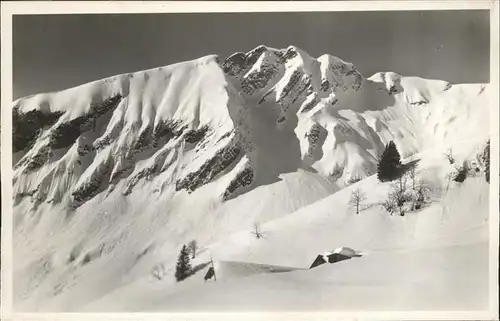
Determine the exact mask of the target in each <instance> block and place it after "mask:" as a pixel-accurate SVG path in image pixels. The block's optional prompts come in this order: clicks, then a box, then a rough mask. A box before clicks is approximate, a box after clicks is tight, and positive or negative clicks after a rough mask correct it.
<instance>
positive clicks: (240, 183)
mask: <svg viewBox="0 0 500 321" xmlns="http://www.w3.org/2000/svg"><path fill="white" fill-rule="evenodd" d="M253 178H254V174H253V169H252V168H251V167H250V166H247V167H245V169H243V170H242V171H241V172H239V173H238V175H236V177H235V178H234V179H233V180H232V181H231V183H229V186H228V187H227V188H226V190H225V191H224V195H223V196H222V198H223V200H224V201H227V200H229V199H230V198H231V197H232V195H233V194H234V192H235V191H236V190H238V189H239V188H242V187H244V186H249V185H251V184H252V183H253Z"/></svg>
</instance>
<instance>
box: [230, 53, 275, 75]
mask: <svg viewBox="0 0 500 321" xmlns="http://www.w3.org/2000/svg"><path fill="white" fill-rule="evenodd" d="M265 51H267V48H266V47H265V46H259V47H257V48H255V49H253V50H252V51H250V52H248V53H246V54H245V53H243V52H237V53H235V54H233V55H231V56H229V57H228V58H227V59H226V60H225V61H224V62H223V63H222V70H223V71H224V73H225V74H227V75H229V76H236V77H240V76H242V75H243V73H244V72H245V71H247V70H248V68H250V67H251V66H253V65H254V64H255V62H256V61H257V60H258V59H259V57H260V56H261V55H262V53H264V52H265Z"/></svg>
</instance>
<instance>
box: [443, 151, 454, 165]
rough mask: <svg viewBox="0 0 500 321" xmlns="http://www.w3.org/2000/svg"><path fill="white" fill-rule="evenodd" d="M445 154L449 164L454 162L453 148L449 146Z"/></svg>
mask: <svg viewBox="0 0 500 321" xmlns="http://www.w3.org/2000/svg"><path fill="white" fill-rule="evenodd" d="M445 156H446V159H447V160H448V162H449V163H450V165H453V164H455V157H454V156H453V150H452V149H451V148H450V149H449V150H448V153H447V154H445Z"/></svg>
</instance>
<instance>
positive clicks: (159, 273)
mask: <svg viewBox="0 0 500 321" xmlns="http://www.w3.org/2000/svg"><path fill="white" fill-rule="evenodd" d="M165 274H166V271H165V266H164V265H163V264H159V265H157V266H155V267H154V268H153V270H152V271H151V275H153V277H154V278H155V279H157V280H158V281H161V280H162V279H163V277H164V276H165Z"/></svg>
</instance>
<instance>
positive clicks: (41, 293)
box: [13, 46, 490, 311]
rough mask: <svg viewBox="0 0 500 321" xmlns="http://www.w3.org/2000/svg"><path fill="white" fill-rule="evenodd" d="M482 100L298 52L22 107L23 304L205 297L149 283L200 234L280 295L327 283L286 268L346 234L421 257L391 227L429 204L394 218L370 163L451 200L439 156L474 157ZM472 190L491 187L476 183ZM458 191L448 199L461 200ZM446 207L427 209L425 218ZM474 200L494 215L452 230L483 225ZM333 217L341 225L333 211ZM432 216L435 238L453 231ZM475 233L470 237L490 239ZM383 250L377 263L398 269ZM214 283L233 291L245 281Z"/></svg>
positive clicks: (36, 98) (157, 74) (462, 90)
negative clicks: (443, 191) (396, 155)
mask: <svg viewBox="0 0 500 321" xmlns="http://www.w3.org/2000/svg"><path fill="white" fill-rule="evenodd" d="M489 90H490V88H489V87H488V85H483V84H463V85H452V84H450V83H448V82H446V81H440V80H427V79H422V78H418V77H404V76H401V75H398V74H396V73H393V72H380V73H377V74H375V75H373V76H371V77H369V78H365V77H363V75H361V74H360V73H359V72H358V70H357V69H356V67H355V66H354V65H353V64H351V63H348V62H345V61H343V60H341V59H339V58H337V57H334V56H331V55H326V54H325V55H322V56H320V57H318V58H313V57H311V56H310V55H308V54H307V53H306V52H304V51H303V50H301V49H299V48H296V47H294V46H290V47H288V48H285V49H274V48H270V47H266V46H259V47H257V48H255V49H253V50H251V51H249V52H247V53H235V54H233V55H231V56H230V57H228V58H227V59H225V60H224V61H220V60H219V58H218V57H217V56H215V55H210V56H205V57H202V58H199V59H196V60H192V61H187V62H181V63H178V64H174V65H169V66H165V67H160V68H154V69H150V70H146V71H140V72H135V73H129V74H122V75H117V76H114V77H110V78H106V79H102V80H98V81H94V82H91V83H88V84H84V85H81V86H78V87H74V88H70V89H66V90H63V91H59V92H54V93H42V94H37V95H33V96H30V97H25V98H21V99H19V100H17V101H15V102H14V106H13V152H14V155H13V162H14V181H13V192H14V304H15V308H16V309H20V310H24V311H38V310H44V311H79V310H81V309H82V308H83V307H84V306H87V309H88V307H94V308H96V309H104V310H106V309H118V310H120V309H130V306H131V305H130V306H128V307H124V306H119V305H117V303H116V302H117V301H120V298H121V297H122V296H123V297H127V298H129V299H130V301H136V299H137V298H136V297H134V295H133V294H134V293H136V292H138V291H139V292H141V293H142V295H144V297H150V295H152V293H157V292H155V291H159V289H165V288H169V290H168V291H169V292H168V293H170V294H171V295H174V294H175V293H177V292H176V291H184V292H185V291H188V289H189V287H191V286H193V287H196V286H202V285H197V284H195V283H193V282H195V281H189V282H186V284H190V285H189V286H188V285H186V286H180V285H178V284H177V285H176V284H173V283H172V282H173V281H172V280H170V281H168V282H166V283H165V282H161V281H158V282H156V283H155V284H154V285H153V284H152V283H151V282H153V281H151V280H150V277H151V271H152V269H158V267H159V266H167V271H166V272H165V274H166V275H170V274H169V273H170V272H171V271H170V270H169V269H170V267H173V266H174V265H175V259H176V255H177V253H178V251H179V247H180V246H181V245H182V244H184V243H187V242H189V241H190V240H192V239H196V240H197V241H198V243H199V244H200V246H201V249H202V250H201V252H202V254H201V256H200V259H199V260H202V259H208V256H207V255H209V253H213V255H217V257H216V261H217V262H219V260H221V261H220V262H234V263H231V264H229V263H217V264H221V266H224V267H225V270H226V271H228V272H227V274H228V275H232V274H231V273H233V272H234V271H233V270H235V269H241V271H247V270H248V271H254V270H255V271H267V270H269V269H270V268H269V267H272V266H291V267H292V266H294V267H296V268H291V267H290V268H285V269H288V270H290V271H292V272H287V273H280V274H279V275H288V276H286V277H285V276H276V277H275V276H274V274H272V275H273V276H270V275H269V276H263V275H260V274H266V272H263V273H259V276H255V278H256V279H255V280H260V281H262V282H269V284H275V285H276V286H278V287H279V286H281V285H280V284H282V282H285V283H286V284H288V285H287V286H288V287H289V286H290V285H289V283H287V282H288V281H289V278H292V279H294V278H295V277H297V282H299V281H300V282H303V283H300V282H299V284H303V286H304V287H306V288H307V287H310V286H313V285H312V284H313V283H317V282H318V279H314V277H312V279H308V277H307V276H305V275H306V274H304V273H313V274H310V275H313V276H314V275H316V276H317V277H318V278H319V277H320V276H321V278H324V277H325V273H326V272H325V271H327V269H328V268H330V267H323V266H322V267H319V268H318V271H319V272H311V271H312V270H311V271H293V270H294V269H299V270H301V269H303V268H304V267H306V266H309V265H310V264H311V263H312V260H313V259H314V258H315V257H316V256H317V255H318V253H323V252H325V251H329V250H331V249H332V248H334V247H341V246H348V247H349V246H354V247H353V248H354V249H355V250H361V251H365V250H368V252H369V250H370V242H369V241H368V239H365V238H364V237H361V238H360V240H361V239H362V240H364V241H363V242H356V241H354V238H355V235H360V234H365V235H370V236H371V237H372V238H374V239H375V238H377V239H378V240H379V241H378V243H376V245H377V246H379V247H380V248H381V249H386V248H393V247H395V245H394V244H392V245H391V246H390V243H391V242H393V241H394V242H396V241H397V242H402V243H404V244H407V245H408V246H409V247H411V248H413V249H417V248H420V246H426V243H425V241H424V238H418V242H416V241H415V242H416V243H415V242H410V241H408V238H411V237H410V236H408V235H406V236H404V237H403V236H402V235H401V233H402V234H404V233H405V232H408V231H410V230H412V228H417V227H418V228H421V225H422V223H418V224H417V222H418V220H417V219H416V218H415V217H420V216H421V215H424V213H430V212H432V213H433V210H429V209H428V210H426V211H427V212H426V211H422V213H414V215H408V216H407V217H400V218H396V217H390V216H388V214H387V213H384V214H381V213H383V210H382V207H380V206H379V205H376V204H379V203H381V202H382V201H383V199H384V197H386V195H385V194H384V195H383V194H381V193H382V192H381V191H383V193H386V192H387V189H388V186H389V185H388V183H387V184H382V183H377V181H376V180H375V177H373V176H372V175H373V174H375V172H376V166H377V162H378V158H379V156H380V155H381V153H382V151H383V150H384V147H385V145H386V144H387V143H388V142H389V141H394V142H395V143H396V145H397V148H398V150H399V152H400V153H401V155H402V158H403V159H404V160H410V159H413V160H419V167H418V173H419V175H422V177H424V176H425V177H426V180H427V181H428V182H430V183H431V184H432V185H433V186H434V187H435V188H436V189H439V188H442V187H443V186H446V185H447V189H449V188H450V184H449V183H447V181H448V178H447V177H449V172H450V170H452V169H450V168H451V167H453V166H452V165H450V164H448V163H446V161H444V162H443V159H444V157H443V154H444V153H447V152H448V151H450V150H451V151H452V152H453V155H454V157H455V159H456V162H457V164H460V165H461V164H462V163H470V162H471V161H475V160H477V159H478V155H479V154H480V152H481V151H482V150H483V149H484V144H485V143H486V141H487V140H488V137H489V129H488V128H487V126H485V124H486V123H487V122H485V120H487V119H488V110H489V108H490V104H489V101H488V93H489ZM447 175H448V176H447ZM474 179H476V180H478V178H474ZM474 179H473V180H474ZM474 182H475V181H474ZM377 184H378V185H377ZM470 184H476V185H477V184H479V183H478V182H475V183H471V180H468V181H466V182H464V184H463V185H460V186H458V185H457V186H455V185H453V184H452V186H451V189H458V188H467V186H469V185H470ZM353 186H360V187H362V188H363V189H364V190H365V193H366V194H367V197H368V199H371V200H372V203H371V204H372V205H373V204H375V205H376V206H375V205H374V206H372V207H371V209H370V210H367V211H364V212H370V211H371V212H374V211H375V212H376V213H375V214H374V215H371V216H367V215H360V216H359V218H357V221H353V220H354V218H352V217H351V216H350V215H348V213H349V209H348V208H347V207H346V205H345V204H343V203H346V204H347V201H348V199H349V195H347V194H346V193H347V192H350V190H351V189H352V188H353ZM461 186H462V187H461ZM464 186H465V187H464ZM476 187H477V188H478V189H479V190H481V191H483V192H485V193H486V190H487V187H486V186H483V185H481V186H479V187H478V186H476ZM443 188H444V187H443ZM332 194H333V195H332ZM342 195H343V196H342ZM457 195H458V194H457ZM463 196H464V197H463V199H457V200H456V201H457V202H465V203H464V204H468V203H467V197H468V196H467V195H466V194H464V195H463ZM440 202H442V201H440V199H439V198H436V200H435V201H434V205H432V206H430V208H434V207H433V206H438V205H436V204H440ZM474 202H476V203H474V204H476V205H477V206H478V207H479V208H481V209H482V210H483V211H486V214H485V215H477V217H476V218H474V219H469V218H467V216H464V215H462V216H459V217H460V218H464V220H463V221H460V220H458V221H457V220H453V221H452V223H453V224H455V225H453V226H460V227H461V228H462V227H463V226H462V225H460V224H462V223H463V222H465V223H463V224H466V225H468V224H472V225H474V224H475V226H479V227H481V228H483V227H484V226H483V225H484V224H487V223H485V222H486V221H484V219H485V217H487V206H484V204H487V194H485V195H484V198H482V199H480V201H479V203H477V199H474ZM322 204H323V205H322ZM325 204H326V205H325ZM327 208H331V209H332V210H334V212H335V213H337V214H331V213H330V214H327V213H326V212H327V211H326V210H325V209H327ZM374 208H376V210H375V209H374ZM463 208H470V206H469V207H467V206H465V207H463ZM305 212H307V214H304V213H305ZM340 212H341V213H340ZM483 214H484V213H483ZM332 215H333V217H332ZM450 215H452V214H450ZM362 217H363V218H364V219H365V222H362V221H360V220H361V218H362ZM394 220H399V221H398V222H399V223H395V221H394ZM476 220H477V221H476ZM322 221H325V222H327V221H328V222H329V224H332V225H331V229H334V230H335V231H337V230H338V228H339V227H342V229H343V231H342V232H340V230H339V231H338V233H339V235H343V238H340V237H334V238H329V237H328V236H326V234H328V233H329V232H328V229H329V228H328V227H326V228H325V229H322V228H318V224H319V225H321V222H322ZM425 221H426V222H428V225H429V226H427V227H428V228H429V229H430V230H432V231H440V228H441V227H439V228H438V226H447V225H446V224H448V223H442V222H434V221H432V220H430V221H428V220H425ZM367 222H371V224H372V225H370V224H368V223H367ZM420 222H422V221H420ZM452 223H450V224H452ZM254 224H259V225H262V226H263V228H264V227H266V229H267V233H270V235H267V241H266V237H264V238H263V240H259V242H260V243H263V242H267V243H268V245H267V246H263V245H262V244H261V245H259V246H257V245H255V244H254V243H255V239H254V238H252V237H251V234H250V231H251V229H252V226H253V225H254ZM290 224H291V225H290ZM311 224H312V225H311ZM443 224H444V225H443ZM472 225H471V226H472ZM311 226H313V227H314V228H313V229H312V230H311V231H316V232H313V234H308V235H309V238H311V239H310V241H307V239H308V238H307V237H306V236H305V234H304V235H303V234H301V233H306V231H307V230H308V229H309V228H310V227H311ZM301 227H302V228H301ZM403 227H404V228H403ZM288 228H290V229H291V230H293V231H296V232H297V231H302V232H297V235H302V236H301V237H302V240H303V242H304V243H302V244H297V247H296V249H297V252H296V253H290V251H289V250H283V249H281V250H280V246H282V247H285V248H286V247H287V245H286V244H287V242H291V243H290V244H292V243H294V242H293V241H291V240H292V239H293V238H294V236H293V233H292V234H290V233H288V232H287V233H284V231H285V230H286V229H288ZM443 228H444V227H443ZM446 228H448V227H446ZM397 229H400V230H397ZM367 230H370V233H366V231H367ZM396 230H397V231H396ZM446 231H448V230H446ZM264 232H266V231H264ZM242 233H243V234H242ZM273 233H275V234H273ZM436 233H438V232H436ZM379 234H385V235H386V238H384V239H382V238H378V236H377V235H379ZM424 234H425V233H424ZM279 235H281V236H279ZM349 235H352V236H349ZM433 235H434V234H433ZM477 235H479V236H481V234H477ZM477 235H476V234H474V235H473V236H471V241H470V243H471V244H477V243H480V244H483V243H484V242H485V240H484V238H481V237H479V236H478V238H475V237H476V236H477ZM315 238H317V240H318V242H315V241H314V239H315ZM273 240H277V241H273ZM403 240H404V242H403ZM228 242H234V244H236V245H234V246H232V245H231V246H230V245H229V243H228ZM273 242H274V243H273ZM231 244H233V243H231ZM314 244H316V245H317V247H315V245H314ZM374 244H375V243H374ZM453 244H454V243H453ZM417 245H418V246H417ZM355 246H358V247H360V248H356V247H355ZM401 246H403V245H401ZM454 246H456V245H455V244H454ZM471 248H472V247H471ZM271 249H273V250H272V251H271ZM273 251H274V252H273ZM280 251H281V252H282V253H286V255H285V254H283V255H280V254H277V253H280ZM391 251H392V250H391ZM460 251H463V249H461V250H460ZM271 252H272V253H271ZM249 253H251V254H249ZM478 253H482V252H481V251H479V252H477V251H476V255H479V254H478ZM374 255H375V254H373V253H372V254H369V255H368V256H367V257H368V258H365V256H362V257H360V258H358V259H356V260H349V261H348V262H341V263H338V265H339V266H345V265H347V264H350V265H352V266H357V267H356V269H357V270H360V271H362V270H363V268H362V265H363V263H362V262H364V261H365V262H366V261H370V260H375V261H374V262H375V263H374V264H377V265H376V266H377V267H379V268H380V269H381V270H383V264H384V262H383V261H380V259H378V258H370V257H373V256H374ZM384 255H389V258H388V260H387V262H399V261H400V260H401V259H402V257H400V256H398V255H396V256H394V255H393V253H392V252H390V253H389V254H388V253H385V252H384ZM391 255H392V256H391ZM419 255H421V254H419ZM457 255H458V254H457ZM205 256H206V257H205ZM290 256H292V258H290ZM458 256H460V255H458ZM251 261H253V263H251ZM238 262H241V263H238ZM244 262H247V263H244ZM199 263H200V264H201V263H203V262H201V261H200V262H199ZM449 263H450V262H448V261H446V262H444V263H443V264H441V265H440V264H438V263H436V268H437V269H439V267H441V266H444V268H448V265H447V264H449ZM450 264H451V263H450ZM288 270H287V271H288ZM367 270H369V269H368V268H367ZM232 271H233V272H232ZM238 271H239V270H238ZM474 271H475V272H477V271H478V270H474ZM235 273H236V272H235ZM235 273H233V274H235ZM318 273H319V274H318ZM339 273H340V272H339ZM345 273H347V272H345ZM236 274H238V273H236ZM242 274H243V275H244V277H245V278H247V277H248V275H252V273H250V272H248V273H247V272H245V273H243V272H242ZM247 274H248V275H247ZM267 274H268V273H267ZM276 275H278V274H276ZM195 276H196V275H195ZM252 277H253V276H252ZM270 277H271V278H273V279H271V280H269V278H270ZM373 277H374V278H376V277H377V276H376V275H375V276H373ZM282 278H285V279H282ZM230 279H231V278H230ZM146 280H147V281H146ZM171 281H172V282H171ZM228 282H232V281H230V280H228ZM245 282H246V283H245V284H247V283H248V282H250V281H245ZM280 282H281V283H280ZM304 282H305V283H304ZM367 282H368V281H367ZM481 282H482V281H481ZM171 283H172V284H171ZM306 283H307V284H306ZM201 284H203V282H202V283H201ZM247 285H248V284H247ZM326 285H328V282H325V286H326ZM210 286H213V285H210ZM224 287H228V288H230V289H232V290H234V288H235V287H237V284H236V283H235V284H233V283H227V284H226V285H225V286H224ZM224 287H222V288H220V289H218V290H214V291H215V292H213V293H219V292H221V291H224V290H223V289H224ZM292 288H293V287H292ZM474 289H475V288H474ZM260 290H262V289H261V288H259V287H258V286H255V287H250V288H249V290H248V291H250V292H251V291H256V293H258V291H260ZM148 291H149V292H148ZM193 291H196V290H193ZM290 291H292V290H290ZM325 291H326V289H325ZM394 291H404V290H402V289H400V288H398V289H394ZM250 292H249V293H250ZM292 292H293V291H292ZM148 293H149V294H148ZM200 293H202V294H203V293H205V292H200ZM249 293H247V294H248V295H251V294H249ZM252 293H253V292H252ZM395 293H396V292H395ZM398 293H399V292H398ZM404 293H405V295H409V294H407V293H406V292H404ZM476 293H477V291H476ZM202 294H200V295H202ZM253 294H255V293H253ZM163 295H167V292H163ZM255 295H256V296H257V297H258V295H257V294H255ZM182 297H184V299H185V300H188V299H189V298H188V296H186V295H183V296H182ZM222 297H224V296H221V298H222ZM285 297H286V295H285ZM165 299H166V298H165ZM461 299H463V298H461ZM168 300H171V298H169V299H168ZM176 300H177V301H179V300H181V301H182V300H183V299H176ZM176 300H171V301H169V302H171V303H168V304H166V303H165V302H163V303H165V306H164V305H163V304H162V303H161V302H157V301H155V300H154V299H152V301H149V302H148V303H145V302H143V303H144V304H143V305H140V304H139V303H137V307H136V308H137V309H138V310H145V309H146V310H150V309H151V310H157V309H160V310H161V309H162V308H165V309H171V308H172V309H175V308H174V307H173V306H172V304H173V303H172V302H174V301H175V302H177V301H176ZM200 300H201V299H200ZM213 300H215V301H217V300H216V298H212V299H210V300H208V301H206V302H205V303H206V304H208V305H210V304H211V303H210V302H212V301H213ZM221 300H222V299H221ZM346 300H347V299H346ZM153 301H154V302H157V305H155V304H153V303H152V302H153ZM215 301H214V302H212V303H213V304H214V305H215V306H217V302H215ZM249 301H250V302H253V303H252V304H255V305H256V306H259V304H264V303H263V302H254V300H249ZM257 301H258V300H257ZM136 302H138V301H136ZM186 302H187V301H186ZM186 302H184V301H182V302H179V306H184V304H187V303H186ZM200 302H201V301H200ZM272 302H273V300H271V301H270V303H266V304H271V303H272ZM308 302H309V301H308ZM209 303H210V304H209ZM275 303H276V306H278V307H283V304H284V303H283V302H281V301H280V302H275ZM310 303H311V304H312V305H311V306H313V305H314V304H313V302H312V301H311V302H310ZM266 304H264V306H266ZM401 304H402V306H405V307H406V306H407V305H408V303H407V302H406V301H405V302H401ZM351 305H352V304H350V303H349V302H347V301H346V303H345V306H346V307H350V306H351ZM200 306H201V305H200ZM235 306H239V304H236V305H235ZM205 307H206V308H209V307H208V306H205ZM212 307H213V306H212Z"/></svg>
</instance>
